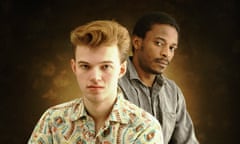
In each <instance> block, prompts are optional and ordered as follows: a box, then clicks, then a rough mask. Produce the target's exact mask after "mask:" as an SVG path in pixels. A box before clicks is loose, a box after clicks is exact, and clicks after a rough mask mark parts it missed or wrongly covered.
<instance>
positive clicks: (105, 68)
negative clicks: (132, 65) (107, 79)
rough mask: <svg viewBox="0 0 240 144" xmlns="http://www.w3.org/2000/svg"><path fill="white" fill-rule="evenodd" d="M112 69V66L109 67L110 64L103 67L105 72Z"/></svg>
mask: <svg viewBox="0 0 240 144" xmlns="http://www.w3.org/2000/svg"><path fill="white" fill-rule="evenodd" d="M110 68H112V66H111V65H109V64H105V65H103V66H102V69H103V70H108V69H110Z"/></svg>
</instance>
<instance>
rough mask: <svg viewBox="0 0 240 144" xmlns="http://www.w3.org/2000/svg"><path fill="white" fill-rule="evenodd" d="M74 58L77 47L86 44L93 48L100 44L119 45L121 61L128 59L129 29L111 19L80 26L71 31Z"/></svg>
mask: <svg viewBox="0 0 240 144" xmlns="http://www.w3.org/2000/svg"><path fill="white" fill-rule="evenodd" d="M70 39H71V43H72V45H73V52H74V58H75V53H76V47H77V46H78V45H86V46H90V47H91V48H96V47H99V46H112V45H115V44H116V45H117V46H118V50H119V53H120V61H121V63H122V62H124V61H126V59H127V57H128V54H129V49H130V45H131V44H130V35H129V32H128V30H127V29H126V28H125V27H124V26H122V25H121V24H119V23H117V22H116V21H111V20H96V21H92V22H89V23H87V24H85V25H82V26H79V27H77V28H76V29H74V30H73V31H72V32H71V35H70Z"/></svg>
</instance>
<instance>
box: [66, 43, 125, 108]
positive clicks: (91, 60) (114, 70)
mask: <svg viewBox="0 0 240 144" xmlns="http://www.w3.org/2000/svg"><path fill="white" fill-rule="evenodd" d="M75 55H76V56H75V57H76V58H75V60H74V59H72V60H71V65H72V70H73V72H74V73H75V75H76V77H77V81H78V84H79V87H80V90H81V92H82V95H83V98H84V100H86V101H88V102H93V103H100V102H103V101H104V102H106V104H107V101H108V100H109V101H110V102H112V100H113V99H115V97H116V92H117V83H118V79H119V78H120V77H121V76H122V75H123V74H124V73H125V71H126V63H123V64H120V58H119V50H118V47H117V46H116V45H112V46H101V47H96V48H90V47H89V46H77V47H76V54H75Z"/></svg>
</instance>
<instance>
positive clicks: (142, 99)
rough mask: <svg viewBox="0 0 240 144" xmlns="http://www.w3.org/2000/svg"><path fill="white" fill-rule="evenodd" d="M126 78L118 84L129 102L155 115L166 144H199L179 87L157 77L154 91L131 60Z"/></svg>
mask: <svg viewBox="0 0 240 144" xmlns="http://www.w3.org/2000/svg"><path fill="white" fill-rule="evenodd" d="M127 65H128V67H127V72H126V74H125V75H124V76H123V77H122V78H121V79H120V80H119V86H120V88H121V89H122V91H123V93H124V96H125V98H126V99H127V100H129V101H130V102H132V103H134V104H136V105H137V106H139V107H141V108H143V109H144V110H146V111H147V112H149V113H151V114H152V115H154V116H155V117H156V118H157V119H158V120H159V122H160V123H161V125H162V128H163V137H164V143H165V144H168V143H169V144H198V143H199V142H198V140H197V139H196V136H195V132H194V127H193V123H192V120H191V118H190V115H189V113H188V111H187V109H186V104H185V99H184V96H183V93H182V92H181V90H180V88H179V87H178V86H177V85H176V83H175V82H174V81H172V80H170V79H168V78H166V77H164V76H162V75H158V76H157V77H156V79H155V82H154V84H153V86H152V87H147V86H145V85H144V84H143V83H142V82H141V80H140V78H139V76H138V74H137V72H136V70H135V67H134V65H133V63H132V61H131V57H129V59H128V64H127Z"/></svg>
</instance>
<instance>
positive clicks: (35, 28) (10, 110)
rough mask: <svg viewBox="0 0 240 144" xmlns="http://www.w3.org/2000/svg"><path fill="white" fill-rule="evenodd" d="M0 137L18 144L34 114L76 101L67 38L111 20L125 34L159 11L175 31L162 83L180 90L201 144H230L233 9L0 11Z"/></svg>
mask: <svg viewBox="0 0 240 144" xmlns="http://www.w3.org/2000/svg"><path fill="white" fill-rule="evenodd" d="M1 6H2V7H1V8H2V11H1V12H2V13H1V15H2V16H3V19H4V21H3V22H2V23H1V29H2V30H1V31H2V32H1V41H2V42H3V47H2V53H1V88H2V94H3V95H2V96H3V100H4V102H3V103H2V105H1V113H2V114H3V118H2V119H1V121H2V123H3V125H1V126H0V128H1V130H2V131H1V137H2V140H3V142H4V143H26V141H27V139H28V138H29V136H30V134H31V132H32V130H33V128H34V126H35V124H36V123H37V121H38V119H39V118H40V116H41V115H42V113H43V112H44V111H45V110H46V109H47V108H48V107H50V106H52V105H56V104H59V103H62V102H65V101H68V100H71V99H73V98H76V97H78V96H79V90H78V86H77V83H76V80H75V78H74V75H73V73H72V71H71V69H70V61H69V60H70V58H71V56H72V53H71V45H70V42H69V34H70V31H71V30H72V29H73V28H75V27H76V26H78V25H80V24H83V23H85V22H88V21H91V20H95V19H114V20H117V21H119V22H120V23H122V24H124V25H125V26H126V27H127V28H128V29H129V30H130V32H131V30H132V27H133V25H134V22H135V21H136V19H137V18H138V17H139V16H141V15H142V14H144V13H145V12H148V11H155V10H160V11H166V12H168V13H170V14H172V15H173V16H174V17H176V19H177V21H178V22H179V24H180V27H181V39H180V47H179V49H178V50H177V52H176V55H175V57H174V59H173V62H172V63H171V65H170V66H169V68H168V69H167V71H166V75H167V76H169V77H170V78H171V79H174V80H175V81H176V83H177V84H178V85H179V86H180V87H181V88H182V90H183V92H184V95H185V98H186V103H187V106H188V110H189V112H190V115H191V117H192V119H193V122H194V125H195V128H196V134H197V137H198V138H199V140H200V142H201V143H205V144H215V143H216V144H221V143H226V142H228V143H231V142H232V143H233V142H234V140H235V139H234V136H235V135H236V133H235V129H234V128H235V122H236V119H235V118H236V117H235V115H234V114H235V112H236V109H237V108H236V104H237V102H236V99H237V96H238V94H237V93H236V92H235V90H236V89H237V88H238V87H239V85H238V82H237V80H238V81H239V68H238V67H237V66H236V65H237V64H236V61H237V58H238V57H239V53H240V48H239V47H240V46H239V45H240V44H239V43H240V42H239V37H237V33H238V27H237V26H238V23H237V18H238V17H237V9H236V1H234V0H230V1H227V2H225V1H223V0H222V1H216V2H213V1H212V2H206V3H205V2H203V1H200V0H199V1H190V0H176V1H167V0H166V1H164V0H149V1H143V0H138V1H137V0H132V1H126V0H123V1H119V0H112V1H111V0H103V1H96V0H92V1H86V2H83V1H77V0H75V1H63V0H62V1H54V0H53V1H34V2H33V1H30V0H29V1H28V0H25V1H21V2H18V1H14V0H5V1H3V2H2V3H1Z"/></svg>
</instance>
